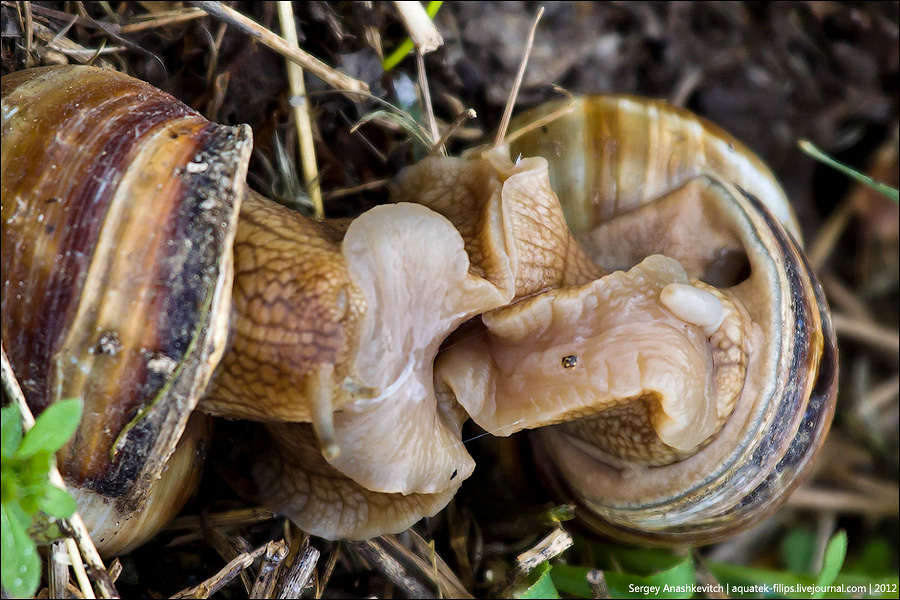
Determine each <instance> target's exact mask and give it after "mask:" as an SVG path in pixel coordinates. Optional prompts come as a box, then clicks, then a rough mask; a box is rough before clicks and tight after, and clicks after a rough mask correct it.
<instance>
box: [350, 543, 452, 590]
mask: <svg viewBox="0 0 900 600" xmlns="http://www.w3.org/2000/svg"><path fill="white" fill-rule="evenodd" d="M379 540H380V538H376V539H374V540H365V541H362V542H353V543H352V544H351V546H350V547H351V548H353V549H354V550H355V551H356V552H357V554H359V556H361V557H362V558H364V559H365V560H366V561H367V562H369V563H370V564H372V565H373V566H374V567H375V568H377V569H378V570H379V571H381V572H382V573H383V574H384V575H385V576H387V578H388V579H390V580H391V581H393V582H394V585H396V586H397V587H399V588H400V589H401V590H403V593H404V594H406V595H407V596H409V597H410V598H435V597H436V596H435V593H434V591H433V590H430V589H429V588H428V587H426V586H425V585H424V584H423V583H422V582H421V581H419V579H417V578H416V577H415V576H413V575H412V573H410V572H409V570H408V569H406V567H404V566H403V565H402V564H400V562H399V561H398V560H397V559H395V558H394V557H393V556H391V555H390V554H389V553H388V552H387V551H386V549H385V548H383V547H382V546H381V545H380V544H379V543H378V542H379Z"/></svg>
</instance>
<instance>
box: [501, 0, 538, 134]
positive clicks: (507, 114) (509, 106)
mask: <svg viewBox="0 0 900 600" xmlns="http://www.w3.org/2000/svg"><path fill="white" fill-rule="evenodd" d="M543 15H544V7H543V6H542V7H540V8H539V9H538V11H537V14H536V15H535V17H534V22H533V23H532V24H531V31H529V32H528V41H526V42H525V53H524V55H523V56H522V63H521V64H520V65H519V72H518V73H516V80H515V82H514V83H513V87H512V90H511V91H510V93H509V100H508V101H507V102H506V108H505V109H504V110H503V119H502V120H501V121H500V128H499V129H498V130H497V137H496V138H495V139H494V147H495V148H497V147H499V146H502V145H503V140H504V138H505V137H506V129H507V128H508V127H509V120H510V118H511V117H512V111H513V107H514V106H515V105H516V96H518V95H519V88H520V87H521V86H522V79H523V78H524V77H525V67H527V66H528V57H529V56H531V48H532V47H533V46H534V35H535V34H536V33H537V26H538V23H539V22H540V20H541V17H542V16H543Z"/></svg>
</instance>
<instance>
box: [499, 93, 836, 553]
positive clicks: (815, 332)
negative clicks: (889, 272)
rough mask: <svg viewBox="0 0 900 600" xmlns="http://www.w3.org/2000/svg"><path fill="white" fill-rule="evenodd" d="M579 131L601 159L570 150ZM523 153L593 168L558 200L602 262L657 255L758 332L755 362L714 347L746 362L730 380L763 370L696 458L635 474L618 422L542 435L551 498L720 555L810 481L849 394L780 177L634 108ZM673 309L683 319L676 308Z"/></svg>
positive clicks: (596, 519)
mask: <svg viewBox="0 0 900 600" xmlns="http://www.w3.org/2000/svg"><path fill="white" fill-rule="evenodd" d="M556 109H558V105H556V106H554V105H552V104H551V105H549V106H546V107H542V108H540V109H538V113H540V112H550V111H553V110H556ZM536 117H537V113H532V114H526V115H523V116H522V117H521V122H528V120H531V119H534V118H536ZM576 131H577V132H580V133H578V134H576V135H578V136H582V137H581V139H583V140H584V143H585V145H584V146H583V147H579V146H578V145H577V144H576V145H575V146H568V147H566V146H565V145H563V144H564V143H565V142H569V143H571V141H572V137H571V136H572V134H573V132H576ZM576 139H578V138H576ZM513 151H514V152H523V153H530V154H535V153H536V154H539V155H542V156H545V157H546V158H547V160H548V161H549V169H550V172H551V180H553V179H554V177H555V178H556V180H557V181H563V180H564V179H565V176H564V174H565V173H567V172H568V170H569V169H570V168H571V166H572V164H573V162H575V163H578V166H576V167H574V169H573V170H572V171H573V172H575V173H579V174H584V175H583V177H582V178H580V179H577V183H575V184H572V181H573V180H572V179H569V180H568V181H569V183H565V184H561V185H562V186H563V188H555V189H560V200H561V204H562V207H563V209H564V211H566V214H567V217H568V218H569V220H570V223H572V224H573V230H575V231H576V232H577V233H576V237H577V238H578V239H579V241H580V242H581V243H582V246H583V247H584V248H585V249H586V252H587V254H588V255H589V256H590V257H591V259H592V260H593V261H594V262H595V263H597V264H598V265H599V266H601V267H603V268H604V269H606V270H608V271H613V270H627V269H630V268H632V267H633V266H634V265H637V264H638V263H640V262H641V261H643V260H645V258H646V257H648V256H652V255H664V256H667V257H670V258H673V259H675V260H677V261H678V263H679V264H680V265H682V266H683V267H684V269H685V274H686V275H687V276H688V278H689V279H690V280H691V281H692V282H697V284H698V285H700V287H701V289H714V288H713V287H712V286H715V288H718V290H721V291H720V292H718V291H717V292H716V293H717V294H720V295H721V297H722V299H723V306H728V302H726V299H727V300H728V301H730V303H731V306H732V308H731V310H739V311H740V312H741V313H742V315H743V316H742V319H741V320H742V321H743V323H744V331H745V333H744V338H745V342H744V347H745V353H744V355H743V358H736V357H738V356H740V354H738V353H736V347H737V345H738V344H737V343H736V340H735V339H734V338H733V336H732V335H728V336H727V338H720V339H718V341H716V338H715V337H711V338H710V340H711V341H713V342H714V344H713V346H714V347H715V346H718V347H719V348H730V350H729V352H726V353H723V354H722V358H721V360H722V361H723V364H725V365H728V366H727V370H726V371H725V372H724V377H725V378H726V379H728V378H732V377H735V376H736V375H737V374H738V371H737V369H735V365H736V364H740V363H741V361H742V360H746V362H747V364H746V365H745V366H744V367H743V369H744V372H743V375H742V378H743V381H744V383H743V386H742V388H741V389H740V391H739V393H738V397H737V399H736V400H735V403H734V406H733V408H732V409H731V412H730V416H729V417H728V419H727V420H725V421H724V422H722V423H720V425H719V427H720V428H719V429H718V432H717V433H716V434H715V435H714V436H711V437H710V438H708V439H707V441H706V442H705V445H702V446H701V447H700V449H699V450H698V451H696V453H693V454H690V455H687V456H685V457H684V458H683V459H679V460H677V461H674V462H673V463H671V464H665V465H653V464H652V463H650V462H649V461H647V460H641V459H638V460H635V459H634V458H632V457H625V460H624V461H623V460H621V458H617V452H616V451H614V450H612V449H611V447H610V446H609V445H608V444H607V445H603V444H602V443H601V444H598V443H597V440H598V439H600V440H602V439H603V438H602V436H600V437H599V438H598V437H597V434H596V431H597V430H602V429H603V428H608V427H609V423H604V422H603V419H602V417H598V418H599V419H600V421H599V422H597V423H584V422H582V423H580V424H579V423H578V422H577V421H573V422H570V423H568V424H563V425H558V426H555V427H547V428H542V429H539V430H536V431H535V432H534V447H535V452H536V453H537V454H538V455H539V456H540V459H539V464H542V465H544V466H545V468H544V469H543V472H544V474H545V475H546V477H547V479H548V480H550V481H551V482H552V483H551V485H552V486H554V487H555V488H556V489H557V490H558V492H559V493H560V494H561V495H562V496H564V497H567V498H570V499H574V501H575V502H576V503H577V504H578V505H579V506H580V507H581V508H580V513H579V514H580V516H581V517H582V518H583V519H584V520H585V521H586V522H587V523H589V524H590V525H592V526H593V527H594V528H595V529H598V530H600V531H603V532H605V533H607V534H608V535H613V536H615V537H619V538H625V539H628V540H631V541H635V542H639V543H643V544H654V545H680V544H692V545H696V544H703V543H709V542H712V541H717V540H719V539H722V538H723V537H727V536H728V535H731V534H733V533H734V532H735V531H739V530H740V529H742V528H744V527H746V526H748V525H750V524H752V523H755V522H757V521H759V520H760V519H762V518H764V517H765V516H766V515H768V514H770V513H771V512H772V511H774V510H775V509H776V508H777V507H778V506H780V505H781V503H782V502H784V500H786V499H787V497H788V495H789V493H790V491H791V490H792V489H793V488H794V487H796V486H797V485H798V484H799V483H800V482H801V481H803V479H804V478H805V476H806V475H807V474H808V472H809V469H810V467H811V465H812V464H813V462H814V460H815V457H816V455H817V453H818V450H819V448H821V445H822V442H823V441H824V439H825V436H826V434H827V432H828V429H829V426H830V423H831V419H832V416H833V413H834V407H835V399H836V394H837V348H836V340H835V334H834V329H833V327H832V324H831V319H830V316H829V310H828V306H827V304H826V302H825V298H824V293H823V291H822V288H821V286H820V285H819V284H818V282H817V280H816V278H815V275H814V273H813V272H812V270H811V268H810V267H809V264H808V263H807V262H806V258H805V256H804V254H803V250H802V239H801V236H800V232H799V225H798V223H797V220H796V217H795V216H794V214H793V212H792V210H791V207H790V204H789V202H788V200H787V198H786V196H785V195H784V193H783V191H782V190H781V188H780V186H779V185H778V183H777V180H776V179H775V177H774V176H773V175H772V173H771V171H769V169H768V168H767V167H766V166H765V165H764V164H763V163H762V161H761V160H760V159H759V158H758V157H757V156H756V155H754V154H753V153H752V152H751V151H750V150H748V149H747V148H746V147H744V146H743V145H742V144H741V143H740V142H739V141H737V140H735V139H734V138H732V137H731V136H730V135H728V134H727V133H725V132H723V131H722V130H720V129H719V128H718V127H716V126H715V125H713V124H711V123H709V122H707V121H705V120H703V119H700V118H698V117H696V116H694V115H691V114H690V113H687V112H686V111H684V110H681V109H678V108H675V107H672V106H669V105H667V104H665V103H663V102H659V101H652V100H638V99H635V98H633V97H628V96H613V95H610V96H598V97H586V98H580V99H577V100H576V102H575V106H574V110H573V111H572V112H571V113H569V114H567V115H565V116H563V117H561V118H559V119H557V120H555V121H553V122H551V123H549V124H547V126H546V127H545V128H542V129H535V130H533V131H531V132H530V133H528V134H526V135H525V136H523V137H522V138H520V139H519V140H517V141H516V142H515V143H514V144H513ZM578 161H580V163H579V162H578ZM554 172H555V175H554ZM659 304H662V305H663V306H664V307H665V309H666V310H667V311H668V312H673V314H676V315H677V311H675V310H673V309H674V307H673V306H671V305H669V306H666V299H665V298H664V297H662V296H660V299H659ZM728 323H729V321H727V320H726V321H725V324H724V325H721V326H720V331H721V332H727V331H728V330H729V328H731V327H733V331H737V327H738V325H737V321H736V322H735V323H732V325H729V324H728ZM720 335H721V334H720ZM728 338H730V339H728ZM725 339H728V342H727V344H726V345H725V346H723V345H722V344H723V341H724V340H725ZM635 348H636V349H635ZM640 348H641V347H640V346H639V345H638V344H637V343H635V344H634V345H633V346H632V350H631V351H638V352H639V351H641V350H640ZM713 356H714V357H715V356H717V355H716V354H715V352H714V353H713ZM714 360H719V359H718V358H714ZM717 372H719V373H720V374H721V373H722V371H721V370H718V369H717ZM718 396H719V398H720V399H721V398H722V396H723V394H722V388H721V387H720V388H719V394H718ZM613 418H615V417H613ZM618 456H619V457H621V452H619V453H618ZM588 457H589V458H588ZM587 465H590V466H587Z"/></svg>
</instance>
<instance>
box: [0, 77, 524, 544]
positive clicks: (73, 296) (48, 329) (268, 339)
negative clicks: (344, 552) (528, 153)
mask: <svg viewBox="0 0 900 600" xmlns="http://www.w3.org/2000/svg"><path fill="white" fill-rule="evenodd" d="M2 96H3V101H2V102H3V104H2V131H3V157H2V222H3V241H2V245H3V247H2V257H3V258H2V281H3V299H2V319H3V324H4V326H3V345H4V347H5V348H7V349H8V354H9V357H10V361H11V363H12V366H13V369H14V371H15V373H16V375H17V377H18V378H19V379H20V380H21V381H22V382H23V384H24V385H23V387H24V391H25V394H26V397H27V399H28V401H29V402H30V403H31V405H32V406H33V407H34V408H35V410H36V411H39V410H41V409H42V408H44V407H46V406H47V405H48V404H49V403H51V402H54V401H57V400H60V399H63V398H69V397H76V398H82V399H83V401H84V404H85V410H84V414H85V418H84V419H83V421H82V423H81V424H80V426H79V429H78V431H77V432H76V435H75V437H74V438H73V440H72V441H70V443H69V444H68V445H67V446H66V447H65V448H64V449H63V450H62V451H61V453H60V468H61V471H62V473H63V475H64V477H65V478H66V480H67V481H68V482H69V484H70V485H71V486H72V487H73V488H75V489H76V490H77V493H78V495H79V499H80V507H81V510H82V512H83V513H84V516H85V518H86V521H88V523H89V526H90V525H91V524H93V525H94V527H95V529H94V530H93V533H92V536H93V537H94V538H95V540H96V541H97V542H98V545H99V547H100V549H101V551H103V552H105V553H115V552H120V551H122V550H123V549H127V548H130V547H133V546H134V545H136V544H138V543H140V541H141V540H142V539H144V538H146V537H148V536H149V535H152V533H153V531H155V530H156V529H158V528H159V527H160V526H161V525H162V524H163V523H164V522H165V520H166V519H167V518H168V517H169V516H173V515H174V513H175V512H177V510H178V506H175V503H174V501H172V500H167V501H164V502H163V506H162V507H161V508H162V510H160V511H159V513H160V514H159V515H156V516H154V517H153V518H151V517H148V516H147V515H146V514H145V513H144V512H142V509H143V508H144V507H145V506H146V504H147V502H148V499H149V498H150V497H152V496H156V497H160V496H162V497H164V498H165V497H166V495H165V494H161V493H156V492H153V493H151V488H153V487H154V486H171V487H167V488H166V489H181V490H183V489H187V488H189V487H190V486H189V484H188V482H187V480H185V479H181V480H179V479H178V476H179V474H180V476H182V477H185V478H190V477H193V476H195V475H196V469H193V470H191V469H187V470H185V469H180V468H175V467H174V466H173V463H172V461H173V460H174V459H172V458H170V457H172V456H173V453H175V454H174V455H175V456H186V457H187V458H188V461H189V463H192V462H195V461H196V458H195V455H196V452H197V450H196V445H194V446H192V445H191V444H186V445H187V446H188V449H187V450H184V451H180V452H176V446H177V444H178V441H179V439H182V440H184V438H183V437H182V432H183V431H184V430H185V427H186V423H187V421H188V418H189V415H190V414H191V413H192V412H196V411H194V409H195V408H199V409H200V411H201V412H203V413H206V414H212V415H217V416H227V417H230V418H244V419H252V420H257V421H261V422H264V423H265V424H266V425H265V426H266V427H267V428H268V429H269V432H270V438H271V439H272V440H273V442H274V447H273V448H271V450H270V451H269V452H266V453H261V457H260V459H259V461H258V464H257V466H256V467H255V475H256V479H257V482H258V483H259V485H260V488H261V490H262V495H263V497H264V498H266V499H267V500H268V503H269V505H270V506H271V507H273V508H276V509H279V510H282V511H283V512H285V513H286V514H287V515H288V516H290V517H291V518H292V519H294V520H295V521H296V522H297V523H298V524H299V525H300V526H301V527H303V528H304V529H306V530H308V531H310V532H311V533H314V534H317V535H320V536H323V537H327V538H332V539H333V538H354V539H361V538H367V537H372V536H374V535H379V534H382V533H385V532H398V531H401V530H403V529H405V528H407V527H409V526H410V525H411V524H412V523H414V522H415V521H417V520H419V519H420V518H421V517H422V516H425V515H431V514H434V513H435V512H437V511H438V510H440V509H441V508H442V507H443V506H444V505H445V504H446V503H447V502H448V501H449V500H450V498H451V497H452V495H453V493H454V492H455V490H456V489H457V488H458V487H459V485H460V483H461V482H462V480H463V479H465V478H466V477H467V476H468V474H469V473H471V471H472V469H473V468H474V463H473V461H472V459H471V458H470V457H469V456H468V453H467V452H466V450H465V448H464V447H463V445H462V444H461V441H460V424H461V421H462V419H463V417H464V415H463V414H462V413H461V412H460V411H459V410H458V407H455V406H447V405H443V404H438V402H437V399H436V398H435V396H434V393H433V389H432V376H431V369H432V363H433V360H434V355H435V354H436V353H437V350H438V347H439V345H440V343H441V342H442V341H443V338H444V337H446V336H447V335H448V334H449V333H450V332H451V331H453V330H454V329H455V328H456V327H457V326H458V325H459V324H461V323H462V322H463V321H465V320H467V319H468V318H470V317H472V316H475V315H478V314H481V313H482V312H484V311H485V310H489V309H491V308H496V307H499V306H502V305H504V304H506V303H507V302H508V301H509V299H511V298H512V295H513V289H512V275H511V273H510V270H509V265H508V259H507V257H506V252H507V246H508V244H510V243H512V241H511V240H512V237H511V233H510V230H509V229H508V228H505V227H504V223H505V221H504V217H503V215H501V214H500V206H499V203H498V202H497V201H496V198H495V196H497V195H498V194H499V188H500V183H499V182H497V181H491V180H490V177H489V176H487V175H486V178H485V179H484V181H483V182H482V183H485V184H486V185H487V186H488V187H487V188H485V191H484V197H483V199H482V200H481V204H479V205H477V206H476V205H472V206H471V208H472V210H473V211H474V212H477V214H478V216H476V217H474V218H473V219H471V220H470V223H469V225H470V227H469V228H468V229H466V230H465V231H463V233H460V231H458V230H457V229H456V228H455V227H454V226H453V225H452V224H451V222H450V221H449V220H448V219H447V218H445V217H444V216H441V215H440V214H438V213H437V212H435V211H433V210H431V209H428V208H426V207H424V206H422V205H419V204H408V203H406V204H394V205H387V206H380V207H376V208H374V209H372V210H370V211H367V212H366V213H364V214H363V215H361V216H359V217H357V218H356V219H354V220H353V222H352V223H349V224H348V223H346V222H343V221H338V222H333V221H326V222H316V221H313V220H310V219H307V218H305V217H303V216H301V215H299V214H298V213H295V212H293V211H290V210H288V209H286V208H284V207H282V206H280V205H278V204H276V203H275V202H273V201H270V200H267V199H266V198H263V197H261V196H258V195H257V194H255V193H252V192H250V191H248V190H247V189H246V186H245V182H244V178H245V174H246V170H247V163H248V159H249V153H250V149H251V134H250V130H249V128H248V127H246V126H238V127H225V126H220V125H216V124H213V123H210V122H208V121H206V120H205V119H203V118H202V117H201V116H200V115H199V114H197V113H196V112H195V111H193V110H192V109H190V108H188V107H187V106H185V105H184V104H182V103H180V102H178V101H177V100H175V99H174V98H172V97H171V96H169V95H168V94H165V93H163V92H161V91H159V90H157V89H155V88H153V87H152V86H150V85H148V84H146V83H144V82H141V81H138V80H136V79H133V78H131V77H128V76H126V75H123V74H120V73H116V72H113V71H107V70H101V69H96V68H90V67H58V68H57V67H48V68H41V69H34V70H29V71H21V72H17V73H13V74H11V75H8V76H5V77H4V78H3V81H2ZM491 186H493V187H491ZM38 332H39V333H38ZM214 372H215V377H213V374H214ZM398 423H402V425H403V427H402V430H401V431H400V432H399V433H398V431H397V424H398ZM192 439H193V438H192ZM167 460H168V461H169V463H168V464H167V463H166V461H167ZM161 477H163V480H162V481H159V482H158V480H160V478H161ZM167 479H176V480H175V481H166V480H167ZM157 482H158V483H157ZM133 524H134V525H135V526H136V525H137V524H140V526H141V531H140V532H137V531H135V530H134V529H135V528H133V527H131V525H133ZM126 525H127V526H126Z"/></svg>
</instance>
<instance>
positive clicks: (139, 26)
mask: <svg viewBox="0 0 900 600" xmlns="http://www.w3.org/2000/svg"><path fill="white" fill-rule="evenodd" d="M205 16H206V13H205V12H204V11H202V10H200V9H199V8H184V9H177V10H169V11H164V12H160V13H156V14H154V15H152V16H151V17H149V18H146V19H144V20H141V21H138V22H136V23H129V24H128V25H122V28H121V29H119V33H121V34H125V33H135V32H137V31H146V30H147V29H158V28H159V27H166V26H169V25H178V24H179V23H188V22H190V21H193V20H195V19H199V18H201V17H205Z"/></svg>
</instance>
